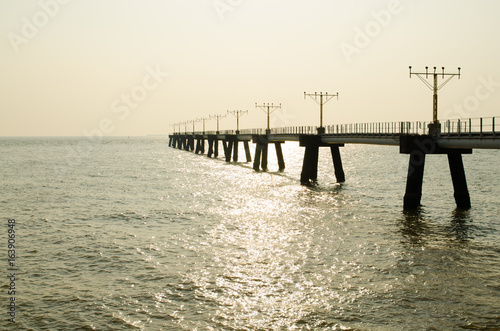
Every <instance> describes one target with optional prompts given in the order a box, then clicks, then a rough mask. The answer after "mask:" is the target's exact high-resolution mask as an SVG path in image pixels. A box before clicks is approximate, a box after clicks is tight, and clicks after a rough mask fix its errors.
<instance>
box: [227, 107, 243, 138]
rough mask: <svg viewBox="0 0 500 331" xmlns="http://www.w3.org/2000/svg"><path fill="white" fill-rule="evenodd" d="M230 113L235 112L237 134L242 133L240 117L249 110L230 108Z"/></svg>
mask: <svg viewBox="0 0 500 331" xmlns="http://www.w3.org/2000/svg"><path fill="white" fill-rule="evenodd" d="M227 112H228V114H233V115H234V116H235V117H236V134H239V133H240V117H241V116H243V115H245V114H248V110H228V111H227Z"/></svg>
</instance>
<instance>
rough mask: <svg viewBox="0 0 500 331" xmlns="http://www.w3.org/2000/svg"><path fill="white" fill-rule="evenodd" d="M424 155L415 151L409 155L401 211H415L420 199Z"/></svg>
mask: <svg viewBox="0 0 500 331" xmlns="http://www.w3.org/2000/svg"><path fill="white" fill-rule="evenodd" d="M424 165H425V154H424V153H421V152H420V151H415V152H413V153H411V154H410V162H409V166H408V177H407V179H406V192H405V196H404V202H403V209H405V210H411V209H417V208H418V207H419V206H420V200H421V199H422V182H423V179H424Z"/></svg>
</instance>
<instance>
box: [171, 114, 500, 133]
mask: <svg viewBox="0 0 500 331" xmlns="http://www.w3.org/2000/svg"><path fill="white" fill-rule="evenodd" d="M429 123H430V122H422V121H416V122H381V123H351V124H334V125H328V126H326V127H325V134H327V135H341V136H342V135H349V136H352V135H358V136H359V135H368V136H397V135H402V134H421V135H424V134H428V133H429V129H428V125H429ZM440 124H441V133H440V134H439V135H440V136H443V137H446V136H450V137H452V136H467V135H469V136H478V135H479V136H483V135H489V136H493V137H495V136H496V135H497V133H500V125H499V123H498V119H497V118H495V117H488V118H467V119H448V120H441V121H440ZM174 134H190V135H191V134H194V135H203V134H205V135H206V134H209V135H215V134H216V132H215V131H205V132H201V131H196V132H177V133H174ZM219 134H222V135H234V134H236V131H235V130H221V131H220V132H219ZM239 134H255V135H264V134H266V129H243V130H240V131H239ZM270 134H276V135H316V134H318V127H316V126H289V127H280V128H272V129H271V131H270Z"/></svg>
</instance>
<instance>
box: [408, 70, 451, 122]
mask: <svg viewBox="0 0 500 331" xmlns="http://www.w3.org/2000/svg"><path fill="white" fill-rule="evenodd" d="M436 69H437V68H436V67H434V72H433V73H430V74H429V67H425V72H411V66H410V78H411V75H417V77H418V78H420V80H421V81H422V82H423V83H424V84H425V85H426V86H427V87H428V88H430V89H431V90H432V91H433V102H432V122H433V123H434V125H435V127H436V128H438V127H439V121H438V115H437V111H438V97H437V91H438V90H440V89H441V88H442V87H443V86H445V85H446V83H448V82H449V81H450V80H451V79H452V78H453V77H454V76H458V79H460V67H458V73H456V74H447V73H445V72H444V67H442V68H441V69H442V72H441V73H437V72H436ZM423 75H425V78H423V77H422V76H423ZM429 75H432V76H433V80H434V84H433V85H432V84H431V83H429V82H428V81H427V79H428V78H429ZM438 76H441V77H442V78H443V79H444V78H445V76H449V77H448V78H447V79H446V80H445V81H444V82H443V83H442V84H441V85H438Z"/></svg>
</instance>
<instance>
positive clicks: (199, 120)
mask: <svg viewBox="0 0 500 331" xmlns="http://www.w3.org/2000/svg"><path fill="white" fill-rule="evenodd" d="M211 119H212V118H210V117H202V118H198V119H196V120H197V121H198V122H202V123H203V134H205V122H206V121H207V120H211Z"/></svg>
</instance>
